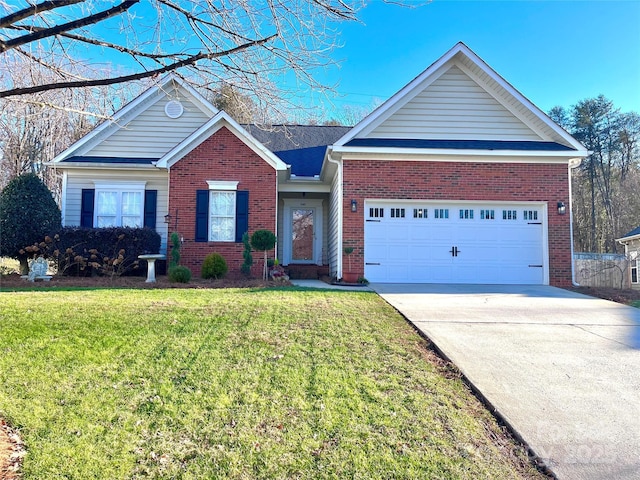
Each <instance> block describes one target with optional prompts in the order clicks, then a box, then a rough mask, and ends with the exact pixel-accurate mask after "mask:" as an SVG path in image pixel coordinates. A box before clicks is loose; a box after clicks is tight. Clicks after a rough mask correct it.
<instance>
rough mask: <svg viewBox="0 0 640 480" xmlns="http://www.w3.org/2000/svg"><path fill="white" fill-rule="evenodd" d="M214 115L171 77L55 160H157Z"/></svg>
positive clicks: (203, 101)
mask: <svg viewBox="0 0 640 480" xmlns="http://www.w3.org/2000/svg"><path fill="white" fill-rule="evenodd" d="M217 113H218V110H217V109H216V108H215V107H214V106H213V105H212V104H211V103H209V102H208V101H207V100H206V99H205V98H204V97H203V96H202V95H200V94H199V93H198V92H197V91H196V90H194V89H193V88H192V87H190V86H189V85H188V84H187V83H186V82H184V81H182V80H181V79H179V78H178V77H176V76H174V75H167V76H165V77H164V78H163V79H162V80H161V81H160V82H159V83H158V84H157V85H156V86H154V87H151V88H149V89H148V90H146V91H145V92H144V93H142V94H141V95H140V96H138V97H137V98H136V99H134V100H133V101H132V102H130V103H128V104H127V105H125V106H124V107H123V108H122V109H121V110H119V111H118V112H116V113H115V114H114V116H113V118H111V119H110V120H107V121H105V122H103V123H102V124H100V125H99V126H98V127H96V128H95V129H94V130H92V131H91V132H90V133H89V134H87V135H85V136H84V137H83V138H81V139H80V140H78V141H77V142H76V143H74V144H73V145H72V146H71V147H69V148H68V149H67V150H65V151H64V152H62V153H60V154H59V155H57V156H56V157H55V158H54V160H53V162H52V163H59V162H64V161H65V160H66V161H68V160H72V161H73V159H76V158H78V159H94V160H93V161H95V159H100V158H105V159H114V158H115V159H117V158H126V159H129V160H132V161H133V160H135V159H137V158H144V159H159V158H161V157H163V156H164V155H165V154H166V153H167V152H169V151H170V150H172V149H173V148H174V147H175V146H176V145H177V144H179V143H180V142H182V141H183V140H184V139H185V138H187V137H188V136H189V135H191V134H192V133H193V132H194V131H196V130H198V129H199V128H200V127H201V126H202V125H203V124H205V123H207V122H208V121H209V120H210V119H211V118H212V117H213V116H215V115H216V114H217Z"/></svg>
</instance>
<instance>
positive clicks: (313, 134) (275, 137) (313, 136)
mask: <svg viewBox="0 0 640 480" xmlns="http://www.w3.org/2000/svg"><path fill="white" fill-rule="evenodd" d="M244 127H245V128H246V129H247V130H248V131H249V132H250V133H251V134H252V135H253V136H254V137H255V138H256V139H257V140H258V141H260V142H261V143H262V144H263V145H264V146H265V147H267V148H268V149H269V150H271V151H272V152H273V153H274V154H275V155H276V156H277V157H278V158H280V159H281V160H282V161H283V162H284V163H286V164H287V165H290V166H291V175H293V176H296V177H315V176H318V175H320V171H321V170H322V162H323V161H324V157H325V153H326V150H327V147H328V146H329V145H333V143H334V142H335V141H336V140H338V139H339V138H340V137H342V136H343V135H344V134H346V133H347V132H348V131H349V130H351V127H343V126H335V125H272V126H271V127H270V128H260V127H258V126H256V125H244Z"/></svg>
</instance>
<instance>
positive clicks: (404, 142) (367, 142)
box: [346, 138, 573, 152]
mask: <svg viewBox="0 0 640 480" xmlns="http://www.w3.org/2000/svg"><path fill="white" fill-rule="evenodd" d="M346 146H347V147H387V148H442V149H452V150H521V151H559V152H563V151H571V150H573V148H571V147H567V146H566V145H562V144H560V143H556V142H535V141H514V140H422V139H411V138H355V139H353V140H351V141H350V142H347V144H346Z"/></svg>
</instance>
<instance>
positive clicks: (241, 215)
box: [236, 190, 249, 242]
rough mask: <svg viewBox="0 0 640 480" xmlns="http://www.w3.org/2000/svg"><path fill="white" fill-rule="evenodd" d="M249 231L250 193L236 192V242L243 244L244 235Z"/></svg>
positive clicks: (245, 191)
mask: <svg viewBox="0 0 640 480" xmlns="http://www.w3.org/2000/svg"><path fill="white" fill-rule="evenodd" d="M248 231H249V191H248V190H239V191H238V192H236V242H242V235H244V233H245V232H248Z"/></svg>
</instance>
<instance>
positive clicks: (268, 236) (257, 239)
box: [251, 230, 277, 280]
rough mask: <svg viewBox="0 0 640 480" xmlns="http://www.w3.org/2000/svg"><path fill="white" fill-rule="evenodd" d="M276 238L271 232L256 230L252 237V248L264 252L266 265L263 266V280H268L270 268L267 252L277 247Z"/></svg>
mask: <svg viewBox="0 0 640 480" xmlns="http://www.w3.org/2000/svg"><path fill="white" fill-rule="evenodd" d="M276 240H277V239H276V236H275V234H274V233H273V232H272V231H270V230H256V231H255V232H253V235H251V246H252V247H253V248H255V249H256V250H258V251H259V252H264V263H263V266H262V279H263V280H267V278H268V275H269V267H268V266H267V250H271V249H272V248H273V247H275V246H276Z"/></svg>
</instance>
